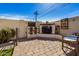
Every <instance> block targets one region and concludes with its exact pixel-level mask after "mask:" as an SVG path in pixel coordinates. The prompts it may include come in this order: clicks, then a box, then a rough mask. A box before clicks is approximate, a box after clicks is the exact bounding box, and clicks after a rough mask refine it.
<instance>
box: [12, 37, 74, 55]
mask: <svg viewBox="0 0 79 59" xmlns="http://www.w3.org/2000/svg"><path fill="white" fill-rule="evenodd" d="M61 46H62V45H61V40H60V39H53V38H52V39H49V38H39V39H30V40H24V41H21V42H18V45H17V46H16V47H15V49H14V52H13V56H65V55H69V56H70V55H75V53H74V48H73V50H69V49H67V48H65V49H64V51H63V50H62V48H61ZM71 48H72V47H71ZM65 52H66V53H65Z"/></svg>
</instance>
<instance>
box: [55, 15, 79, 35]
mask: <svg viewBox="0 0 79 59" xmlns="http://www.w3.org/2000/svg"><path fill="white" fill-rule="evenodd" d="M55 24H56V25H60V26H61V21H57V22H55ZM68 26H69V28H68V29H60V33H61V34H62V33H64V34H67V35H71V34H73V33H75V32H79V17H72V18H69V25H68Z"/></svg>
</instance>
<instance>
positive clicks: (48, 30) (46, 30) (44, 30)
mask: <svg viewBox="0 0 79 59" xmlns="http://www.w3.org/2000/svg"><path fill="white" fill-rule="evenodd" d="M40 32H41V34H54V33H55V24H48V23H46V24H40Z"/></svg>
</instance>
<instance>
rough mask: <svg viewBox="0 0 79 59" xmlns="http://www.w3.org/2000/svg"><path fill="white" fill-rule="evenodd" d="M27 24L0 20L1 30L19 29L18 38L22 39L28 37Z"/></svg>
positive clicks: (19, 21)
mask: <svg viewBox="0 0 79 59" xmlns="http://www.w3.org/2000/svg"><path fill="white" fill-rule="evenodd" d="M26 27H27V22H25V21H22V20H0V29H2V28H12V29H16V28H18V37H19V38H22V37H25V36H26V33H25V32H26Z"/></svg>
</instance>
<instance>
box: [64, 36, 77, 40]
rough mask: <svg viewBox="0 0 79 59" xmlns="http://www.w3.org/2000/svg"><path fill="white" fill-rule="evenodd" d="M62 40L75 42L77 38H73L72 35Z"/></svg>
mask: <svg viewBox="0 0 79 59" xmlns="http://www.w3.org/2000/svg"><path fill="white" fill-rule="evenodd" d="M64 40H67V41H76V40H77V36H74V35H71V36H66V37H64Z"/></svg>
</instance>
